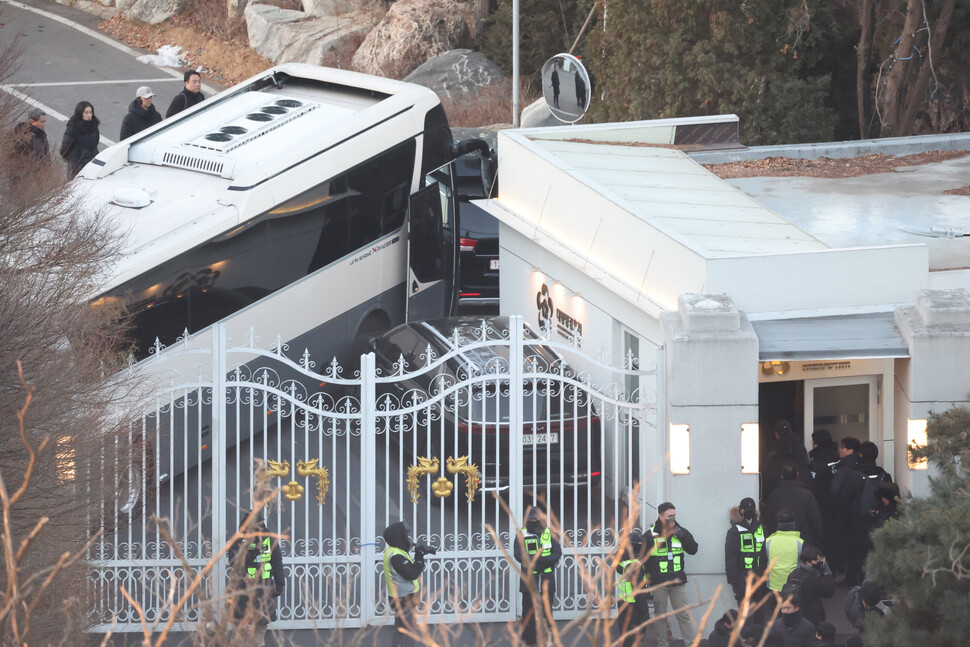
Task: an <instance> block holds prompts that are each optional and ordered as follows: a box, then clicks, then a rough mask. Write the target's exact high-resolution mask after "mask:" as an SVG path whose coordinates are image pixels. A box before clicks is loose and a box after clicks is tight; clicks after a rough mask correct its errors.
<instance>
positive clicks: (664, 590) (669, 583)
mask: <svg viewBox="0 0 970 647" xmlns="http://www.w3.org/2000/svg"><path fill="white" fill-rule="evenodd" d="M651 532H652V534H653V540H654V542H655V543H656V545H655V546H654V549H653V556H652V557H651V558H650V561H651V562H652V565H651V566H652V570H653V572H654V573H655V575H654V579H655V581H654V585H655V586H658V588H657V589H656V590H655V591H654V592H653V603H654V612H655V613H656V615H657V617H660V616H662V615H663V614H665V613H667V607H668V605H669V606H670V607H672V608H673V610H674V611H676V614H675V615H676V617H677V624H679V625H680V635H681V637H682V638H683V639H684V644H687V645H690V644H691V643H692V642H693V641H694V636H695V635H696V634H697V630H696V629H695V627H694V618H693V616H692V615H691V613H690V609H689V608H688V606H687V604H688V603H687V587H686V586H684V585H685V584H686V583H687V572H686V570H685V555H696V554H697V542H696V541H695V540H694V535H692V534H690V531H689V530H687V529H686V528H684V527H683V526H681V525H680V524H678V523H677V509H676V508H675V507H674V504H673V503H670V502H669V501H667V502H665V503H661V504H660V505H659V506H657V522H656V523H655V524H654V525H653V528H652V530H651ZM658 624H659V626H658V627H657V629H656V633H657V645H658V647H667V645H668V640H667V619H666V618H663V619H662V620H661V621H660V622H659V623H658Z"/></svg>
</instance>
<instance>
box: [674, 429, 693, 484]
mask: <svg viewBox="0 0 970 647" xmlns="http://www.w3.org/2000/svg"><path fill="white" fill-rule="evenodd" d="M670 473H671V474H690V425H675V424H671V425H670Z"/></svg>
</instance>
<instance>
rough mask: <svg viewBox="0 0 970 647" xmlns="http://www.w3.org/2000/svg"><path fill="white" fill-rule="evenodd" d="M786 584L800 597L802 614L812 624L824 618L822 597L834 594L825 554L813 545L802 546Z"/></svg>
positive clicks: (832, 578) (833, 583)
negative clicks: (794, 567)
mask: <svg viewBox="0 0 970 647" xmlns="http://www.w3.org/2000/svg"><path fill="white" fill-rule="evenodd" d="M787 584H788V586H789V587H790V588H792V590H793V592H795V593H797V594H798V597H799V598H801V602H802V603H801V609H802V615H803V616H805V617H806V618H807V619H808V620H809V621H810V622H811V623H812V624H813V625H818V623H820V622H822V621H823V620H825V607H824V606H822V598H830V597H832V596H833V595H834V594H835V576H834V575H832V569H830V568H829V565H828V563H826V561H825V556H824V555H822V553H820V552H819V550H818V549H817V548H815V547H814V546H808V545H804V546H802V552H801V553H799V555H798V568H796V569H795V570H794V571H792V572H791V575H789V576H788V582H787Z"/></svg>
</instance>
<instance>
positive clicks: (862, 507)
mask: <svg viewBox="0 0 970 647" xmlns="http://www.w3.org/2000/svg"><path fill="white" fill-rule="evenodd" d="M878 457H879V448H878V447H876V444H875V443H872V442H869V441H866V442H864V443H862V444H861V445H860V446H859V462H858V464H857V465H856V466H855V468H854V469H853V470H852V472H850V473H849V474H848V475H847V476H846V480H845V484H844V488H843V489H844V491H845V496H846V498H847V499H848V502H849V506H850V510H851V512H852V516H851V518H850V522H849V527H848V536H847V540H848V541H847V542H846V544H847V546H846V548H847V551H846V573H845V578H846V581H848V582H849V583H850V584H853V585H855V584H859V583H860V582H862V579H863V574H862V567H863V565H864V564H865V560H866V556H867V555H868V554H869V532H870V531H871V524H870V519H871V518H872V515H873V513H874V511H876V509H877V507H878V505H879V496H878V494H877V493H878V492H879V488H880V487H881V486H883V485H884V484H886V483H892V477H891V476H890V475H889V473H888V472H887V471H886V470H884V469H883V468H881V467H879V466H878V465H876V458H878Z"/></svg>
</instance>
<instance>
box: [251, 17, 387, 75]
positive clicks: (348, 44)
mask: <svg viewBox="0 0 970 647" xmlns="http://www.w3.org/2000/svg"><path fill="white" fill-rule="evenodd" d="M373 26H374V19H373V17H372V16H371V14H370V13H366V12H357V13H352V14H346V15H343V16H324V17H318V16H311V15H310V14H307V13H304V12H302V11H292V10H289V9H280V8H279V7H274V6H272V5H264V4H253V5H249V7H247V8H246V29H247V31H248V32H249V46H250V47H252V48H253V49H254V50H255V51H256V52H258V53H259V54H261V55H263V56H265V57H266V58H268V59H270V60H271V61H273V62H274V63H289V62H293V61H296V62H300V63H313V64H315V65H328V66H331V67H342V68H347V67H349V66H350V61H351V58H352V56H353V54H354V52H355V51H356V50H357V47H358V46H359V45H360V43H361V42H362V41H363V40H364V38H365V36H366V35H367V33H368V32H369V31H371V29H372V28H373Z"/></svg>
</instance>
